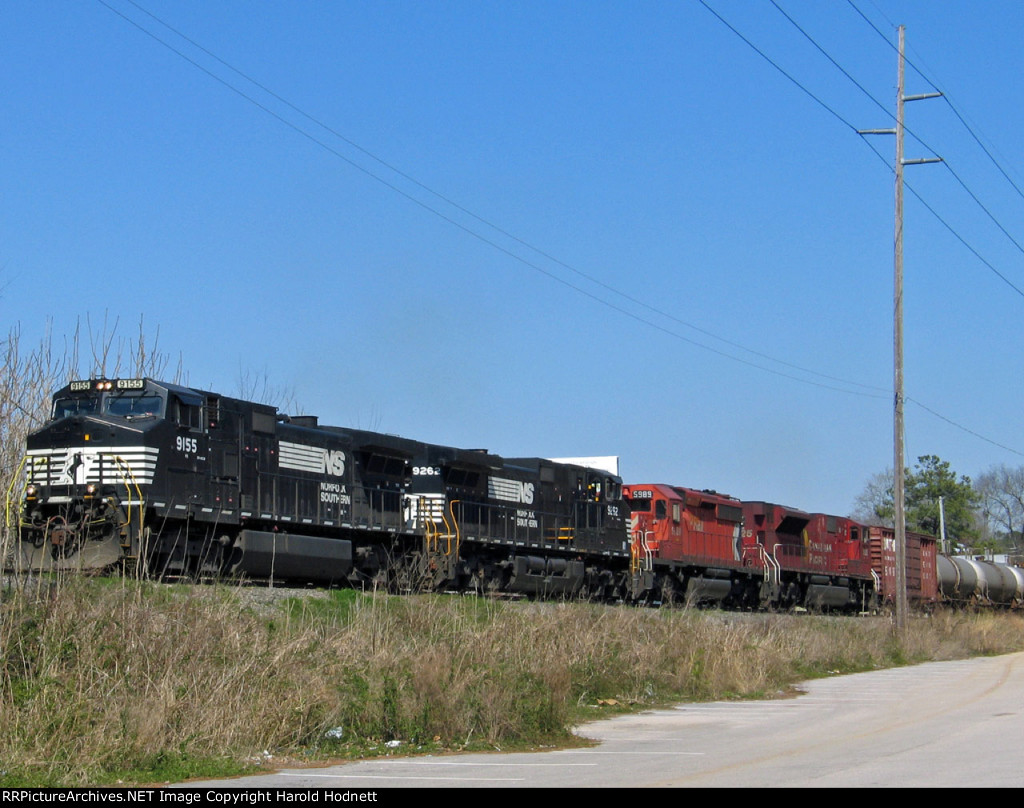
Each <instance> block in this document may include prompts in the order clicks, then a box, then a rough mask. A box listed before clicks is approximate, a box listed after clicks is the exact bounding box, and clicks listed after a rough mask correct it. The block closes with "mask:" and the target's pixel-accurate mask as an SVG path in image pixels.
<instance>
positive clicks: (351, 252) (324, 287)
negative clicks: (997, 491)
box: [0, 0, 1024, 514]
mask: <svg viewBox="0 0 1024 808" xmlns="http://www.w3.org/2000/svg"><path fill="white" fill-rule="evenodd" d="M709 7H710V8H713V9H714V10H715V11H716V12H717V13H718V14H719V15H721V17H722V18H724V19H725V20H726V21H728V23H729V24H730V25H732V26H733V27H734V28H735V29H736V31H738V32H739V33H740V34H742V35H743V36H744V37H746V38H747V40H749V43H750V44H748V42H745V41H744V40H743V39H741V38H740V36H738V35H737V33H736V32H734V31H732V30H730V29H729V28H728V27H727V26H726V25H725V24H724V23H723V22H722V21H721V20H719V19H718V18H716V16H715V15H714V14H713V13H712V12H711V11H710V10H709ZM780 9H781V11H780ZM858 9H859V10H860V12H862V14H859V13H858ZM783 11H784V12H785V14H787V15H789V17H790V18H792V21H790V20H789V19H787V17H786V16H784V14H783V13H782V12H783ZM147 12H148V13H147ZM151 15H152V16H151ZM862 15H863V16H862ZM865 17H866V18H867V20H869V21H870V22H871V23H873V24H874V26H875V27H876V28H877V29H878V30H877V31H876V30H874V29H873V28H872V27H871V25H869V23H868V21H867V20H865ZM794 23H795V25H794ZM898 24H903V25H905V26H906V39H907V56H908V60H909V61H910V62H911V65H912V66H908V68H907V81H906V92H907V93H923V92H929V91H932V90H934V89H935V87H938V88H939V89H941V90H942V91H944V92H945V93H946V94H947V95H946V99H938V100H929V101H918V102H915V103H913V104H908V105H907V126H908V129H909V130H910V132H912V133H913V135H915V136H916V138H917V139H915V137H913V136H911V135H910V134H908V136H907V140H906V156H907V158H917V157H927V156H932V155H934V154H938V155H940V156H942V157H943V158H944V159H945V160H946V161H947V162H946V164H945V165H941V164H936V165H924V166H913V167H908V168H907V172H906V177H907V181H908V184H909V186H911V187H912V188H913V190H914V191H915V192H916V193H917V194H919V195H920V199H919V198H918V197H917V196H915V195H914V193H912V192H911V191H910V190H909V189H908V191H907V194H906V207H905V243H904V261H905V273H906V294H905V329H906V347H905V363H906V394H907V396H908V398H909V399H911V400H912V401H910V402H908V404H907V409H906V424H907V426H906V454H907V458H908V465H912V464H913V462H914V461H915V460H916V458H917V456H919V455H923V454H936V455H939V456H940V457H942V458H943V459H945V460H948V461H950V463H951V464H952V467H953V468H954V469H955V470H956V471H957V472H958V473H960V474H967V475H970V476H972V477H973V476H976V475H977V474H978V473H980V472H981V471H983V470H985V469H987V468H989V467H991V466H992V465H994V464H998V463H1005V464H1008V465H1011V466H1017V465H1021V464H1024V454H1022V453H1024V428H1022V424H1021V418H1020V406H1021V401H1022V399H1024V395H1022V372H1021V370H1022V368H1021V356H1022V344H1021V343H1022V340H1024V333H1022V329H1021V327H1020V322H1021V315H1022V314H1024V294H1022V292H1021V291H1020V290H1022V289H1024V250H1022V248H1021V247H1020V246H1017V245H1015V244H1014V241H1013V240H1011V238H1010V237H1008V236H1007V234H1006V233H1008V234H1009V235H1010V236H1012V238H1013V239H1015V240H1016V241H1017V243H1018V245H1019V244H1021V243H1024V226H1022V224H1024V197H1022V195H1021V193H1020V192H1019V191H1018V190H1015V188H1014V185H1013V184H1011V183H1010V182H1008V181H1007V180H1006V179H1005V177H1004V176H1003V175H1002V173H1001V171H1004V172H1006V173H1007V174H1008V175H1009V176H1010V178H1011V179H1012V180H1013V182H1014V183H1015V184H1016V187H1017V188H1024V171H1022V169H1024V166H1022V159H1021V153H1020V149H1019V145H1020V142H1021V134H1020V133H1021V130H1022V121H1021V117H1022V112H1024V98H1022V94H1024V81H1022V80H1021V77H1022V76H1024V3H1021V2H1019V0H1015V1H1014V2H996V1H994V0H992V1H990V0H986V2H981V3H978V2H966V1H964V2H960V1H959V0H945V1H944V2H902V1H899V0H853V3H852V4H851V3H850V2H847V1H846V0H777V6H776V5H775V4H773V3H772V2H771V0H707V5H704V4H703V3H701V2H699V0H673V2H623V1H621V0H620V1H619V2H594V0H588V2H575V0H561V1H560V2H550V0H547V1H545V2H530V1H529V0H527V1H526V2H515V3H512V2H504V3H502V2H484V0H479V2H468V1H466V0H454V1H452V2H443V3H442V2H432V1H431V0H419V1H418V2H403V1H402V0H396V1H395V2H341V1H340V0H339V2H326V1H324V2H296V1H294V0H288V1H287V2H286V1H285V0H260V1H259V2H241V1H240V0H238V1H231V0H223V1H219V2H205V1H204V2H197V1H194V0H180V1H177V2H171V0H144V1H143V2H141V3H140V5H135V4H134V3H133V2H131V0H102V2H101V1H100V0H80V1H79V2H57V0H8V1H7V2H4V3H3V4H2V6H0V30H3V32H4V43H5V46H4V48H3V51H4V53H3V57H2V58H3V63H2V79H0V81H2V84H3V93H2V95H0V98H2V102H0V103H2V113H3V114H2V125H0V148H2V154H3V159H2V171H3V193H2V194H0V206H2V208H0V306H2V307H3V313H4V318H5V321H6V324H7V325H8V326H13V325H15V324H20V326H21V329H22V334H23V339H25V340H31V339H35V338H38V337H39V336H40V335H42V334H43V332H44V330H45V329H46V328H48V327H49V328H50V329H51V331H52V333H53V334H54V336H55V338H56V339H57V340H58V341H59V342H62V341H63V339H64V338H65V336H70V335H71V334H72V332H73V329H74V326H75V323H76V321H80V322H81V323H83V324H84V323H85V318H86V317H88V318H90V319H91V320H92V322H93V324H94V327H95V326H96V325H97V324H99V323H101V322H102V320H103V317H104V315H106V316H107V317H108V319H114V318H117V319H118V322H119V326H118V328H119V333H120V334H121V335H122V336H123V337H124V338H126V339H131V338H133V336H134V334H135V332H136V331H137V328H138V322H139V320H140V318H143V321H144V323H145V327H146V329H147V330H148V331H149V332H150V333H151V334H154V335H155V334H156V332H157V331H158V332H159V347H160V348H161V349H162V350H164V351H166V352H168V353H170V354H172V355H173V357H174V362H173V363H172V364H174V363H176V361H177V358H178V357H179V356H180V358H181V362H182V365H183V368H184V371H185V377H186V380H187V381H188V382H190V383H191V384H193V385H195V386H199V387H204V388H207V389H212V390H218V391H221V392H223V393H225V394H236V393H237V392H238V388H239V379H240V377H241V376H243V375H247V374H248V375H250V376H251V375H256V376H265V377H266V380H267V382H268V384H269V385H270V386H271V387H273V388H274V389H279V390H287V391H290V392H291V393H292V394H293V395H294V399H295V400H296V401H297V402H298V403H299V405H300V408H301V409H302V410H304V411H306V412H309V413H315V414H317V415H319V416H320V417H321V420H322V421H323V422H327V423H332V424H340V425H350V426H357V427H363V428H371V429H378V430H381V431H386V432H392V433H396V434H400V435H404V436H407V437H413V438H419V439H423V440H428V441H434V442H438V443H447V444H452V445H456V446H463V447H483V448H488V449H490V450H491V451H494V452H497V453H501V454H506V455H543V456H566V455H618V456H620V458H621V467H620V468H621V473H622V475H623V476H624V477H625V478H626V479H627V480H628V481H631V482H670V483H675V484H681V485H687V486H692V487H702V488H714V489H717V490H719V491H723V492H727V493H730V494H732V495H734V496H737V497H740V498H742V499H766V500H772V501H776V502H783V503H786V504H789V505H791V506H793V507H799V508H803V509H806V510H810V511H826V512H831V513H840V514H843V513H847V512H848V511H849V510H850V509H851V507H852V505H853V501H854V499H855V497H856V496H857V494H859V493H860V491H861V490H862V489H863V486H864V484H865V482H866V481H867V480H868V478H869V477H870V476H871V475H873V474H875V473H877V472H881V471H883V470H885V469H886V468H889V467H891V466H892V461H893V452H892V445H893V438H892V418H893V415H892V412H893V406H892V389H893V356H892V320H893V318H892V310H893V307H892V292H893V207H894V203H893V198H894V193H893V171H892V163H893V157H894V152H895V141H894V138H892V137H891V136H878V137H874V138H870V139H865V138H863V137H861V136H859V135H858V134H856V132H855V129H858V128H863V129H868V128H884V127H891V126H893V125H894V121H893V117H892V116H893V114H894V112H895V106H896V104H895V100H896V72H897V71H896V67H897V58H896V52H895V47H894V46H895V42H896V29H895V26H896V25H898ZM797 25H798V26H799V27H800V28H802V29H803V31H804V32H806V35H807V36H805V35H804V33H801V31H800V30H799V29H798V28H797V27H796V26H797ZM168 26H169V27H168ZM172 29H173V30H172ZM879 32H881V35H880V33H879ZM812 40H813V41H812ZM814 43H817V46H820V48H821V50H819V49H818V47H816V45H815V44H814ZM751 45H754V46H756V47H757V48H758V49H760V50H761V51H762V52H763V53H764V55H765V56H767V57H768V58H770V59H771V60H772V62H774V63H775V65H776V66H773V65H772V64H770V63H769V62H768V61H766V59H765V58H764V57H763V56H762V55H759V54H758V53H757V52H756V51H755V50H754V49H753V48H752V47H751ZM172 48H173V50H172ZM822 50H824V51H825V52H827V54H828V55H829V56H830V57H831V58H832V59H833V60H835V62H836V63H838V65H839V66H841V67H842V69H843V70H845V71H846V72H847V73H848V74H849V75H850V76H851V77H852V78H853V79H855V81H856V83H854V82H853V81H851V79H850V78H848V77H847V76H845V75H844V74H843V72H841V71H840V70H839V68H838V67H837V66H836V65H835V64H833V63H832V62H831V61H830V60H829V59H828V58H826V57H825V56H824V55H823V54H822ZM914 67H916V68H919V69H920V70H921V71H923V72H924V73H925V74H926V75H927V76H928V80H926V79H924V78H922V76H921V75H920V74H919V73H918V72H916V71H915V70H914ZM781 71H785V73H786V74H788V76H789V77H787V75H784V74H783V72H781ZM858 84H859V85H860V86H859V87H858ZM865 91H866V93H865ZM812 95H813V96H814V97H812ZM815 97H816V98H817V100H815ZM826 107H827V108H826ZM957 113H959V115H960V116H961V117H962V118H963V119H964V120H965V121H966V122H967V123H968V124H969V127H970V128H968V127H967V126H965V125H964V123H962V122H961V120H959V119H958V117H957ZM976 138H978V139H980V140H981V142H982V143H984V144H985V146H986V148H987V149H988V150H989V151H990V153H991V154H992V155H993V156H994V157H995V162H993V160H992V159H990V158H989V157H988V156H986V154H985V152H984V151H983V150H982V149H981V147H980V146H979V145H978V142H977V140H976ZM922 141H923V143H922ZM923 144H926V145H923ZM958 178H959V179H958ZM965 186H966V190H965ZM971 194H973V195H974V196H975V197H976V198H977V200H979V201H980V202H981V204H982V205H984V209H983V208H982V207H981V205H979V203H978V201H975V199H972V196H971ZM921 200H924V203H927V205H928V207H926V206H925V204H923V203H922V201H921ZM929 207H930V208H931V209H932V210H931V211H930V210H929ZM986 209H987V211H988V212H987V213H986ZM932 211H934V213H933V212H932ZM936 215H938V216H939V217H941V219H942V220H943V221H944V222H945V224H943V223H942V222H940V221H939V219H937V218H936ZM1003 230H1005V231H1006V233H1004V232H1003ZM972 251H973V252H972ZM975 253H977V254H975ZM979 256H980V257H979ZM1000 275H1002V276H1003V277H1002V278H1001V277H1000ZM275 403H276V402H275ZM919 404H923V405H924V406H925V407H927V408H928V409H923V408H922V407H921V406H920V405H919ZM929 410H931V411H933V412H934V413H937V414H938V416H937V415H935V414H933V412H930V411H929ZM939 416H941V417H939Z"/></svg>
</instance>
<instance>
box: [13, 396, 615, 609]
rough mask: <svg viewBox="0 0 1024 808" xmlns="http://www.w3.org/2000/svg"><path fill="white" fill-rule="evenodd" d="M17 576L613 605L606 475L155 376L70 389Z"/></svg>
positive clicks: (34, 479) (29, 511)
mask: <svg viewBox="0 0 1024 808" xmlns="http://www.w3.org/2000/svg"><path fill="white" fill-rule="evenodd" d="M25 462H26V491H25V497H24V503H23V507H22V513H21V528H20V534H19V542H18V545H17V548H16V552H15V558H14V559H13V564H14V565H15V566H17V567H20V568H22V569H29V570H40V571H46V570H65V569H68V570H70V569H75V570H81V569H103V568H107V567H110V566H112V565H115V564H128V565H129V566H133V567H134V568H136V569H138V570H139V571H140V572H142V573H143V574H147V575H160V576H179V575H180V576H192V577H197V576H198V577H202V576H244V577H247V578H250V579H258V580H273V581H295V582H299V581H301V582H312V583H317V584H326V585H334V584H348V585H357V586H371V585H375V586H388V587H394V588H411V587H415V588H427V589H431V588H452V589H471V590H477V591H494V592H512V593H522V594H555V595H566V596H574V595H581V594H583V595H588V596H595V597H608V596H613V595H616V594H618V595H621V594H623V587H624V586H625V585H626V583H627V580H626V579H627V577H628V574H629V559H630V547H629V544H628V541H627V533H626V526H627V521H626V520H627V512H626V509H625V507H624V505H623V502H622V485H621V480H620V479H619V477H618V476H617V475H615V474H613V473H611V471H610V470H602V469H595V468H591V467H587V466H583V465H578V464H573V463H563V462H555V461H551V460H545V459H542V458H502V457H498V456H496V455H493V454H490V453H488V452H486V451H482V450H480V451H477V450H464V449H456V448H452V447H448V446H439V445H434V444H429V443H423V442H419V441H414V440H408V439H405V438H400V437H396V436H392V435H386V434H379V433H376V432H368V431H363V430H357V429H343V428H338V427H331V426H322V425H320V424H318V423H317V419H316V418H315V417H312V416H303V417H294V418H289V417H288V416H286V415H283V414H281V413H278V412H277V410H276V408H274V407H270V406H266V405H263V404H258V403H253V402H248V401H243V400H240V399H236V398H229V397H226V396H221V395H219V394H216V393H212V392H208V391H204V390H197V389H193V388H190V387H184V386H181V385H176V384H169V383H166V382H160V381H156V380H153V379H148V378H130V379H99V380H88V381H73V382H71V383H70V384H69V385H67V386H66V387H64V388H63V389H61V390H59V391H58V392H57V393H55V394H54V396H53V409H52V413H51V418H50V420H49V421H48V422H47V423H46V424H45V425H44V426H43V427H42V428H40V429H39V430H37V431H35V432H33V433H32V434H31V435H30V436H29V437H28V440H27V456H26V461H25Z"/></svg>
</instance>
